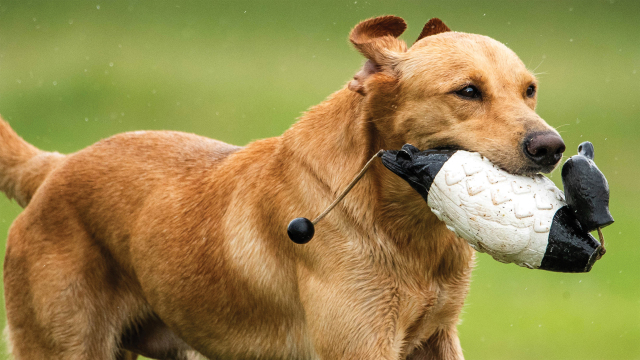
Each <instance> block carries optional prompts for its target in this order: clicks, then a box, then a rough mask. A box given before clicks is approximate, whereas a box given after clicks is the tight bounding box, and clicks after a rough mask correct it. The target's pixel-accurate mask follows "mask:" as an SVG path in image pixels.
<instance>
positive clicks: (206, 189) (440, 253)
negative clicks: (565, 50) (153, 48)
mask: <svg viewBox="0 0 640 360" xmlns="http://www.w3.org/2000/svg"><path fill="white" fill-rule="evenodd" d="M405 27H406V25H405V24H404V21H403V20H402V19H400V18H397V17H391V16H389V17H382V18H376V19H370V20H368V21H365V22H363V23H361V24H359V25H358V26H357V27H356V28H355V29H354V30H353V31H352V33H351V36H350V39H351V41H352V43H353V44H354V46H355V47H356V48H357V49H358V50H359V51H360V52H361V53H362V54H363V55H364V56H365V57H366V58H367V59H368V62H367V64H366V65H365V67H364V68H363V70H362V71H360V72H359V73H358V74H357V75H356V77H355V78H354V80H353V81H352V82H350V83H349V84H348V85H347V86H345V87H344V88H343V89H341V90H339V91H338V92H336V93H334V94H333V95H331V96H330V97H329V98H328V99H327V100H326V101H324V102H323V103H321V104H320V105H318V106H316V107H314V108H312V109H311V110H310V111H309V112H308V113H306V114H305V115H304V116H303V117H302V119H301V120H300V121H299V122H297V123H296V124H294V125H293V126H292V127H291V128H290V129H289V130H287V131H286V132H285V133H284V134H283V135H282V136H279V137H276V138H270V139H265V140H259V141H256V142H254V143H251V144H249V145H247V146H246V147H243V148H241V147H236V146H232V145H228V144H225V143H222V142H219V141H215V140H211V139H206V138H203V137H200V136H196V135H191V134H184V133H178V132H168V131H166V132H135V133H125V134H120V135H116V136H114V137H111V138H109V139H106V140H103V141H100V142H98V143H97V144H95V145H92V146H90V147H88V148H86V149H84V150H81V151H79V152H77V153H74V154H70V155H66V156H65V155H60V154H55V153H46V152H42V151H40V150H38V149H36V148H34V147H33V146H31V145H29V144H27V143H26V142H24V141H23V140H22V139H20V138H19V137H18V136H17V135H16V134H15V133H14V132H13V130H11V129H10V128H9V126H8V125H7V124H6V123H5V122H1V123H0V140H2V143H1V144H0V188H1V189H2V190H3V191H4V192H5V193H6V194H7V195H8V196H9V197H12V198H16V199H17V200H18V202H19V203H20V204H21V205H23V206H25V210H24V211H23V212H22V214H20V216H18V218H17V219H16V220H15V222H14V223H13V225H12V227H11V230H10V234H9V238H8V243H7V252H6V258H5V263H4V269H5V270H4V286H5V303H6V308H7V319H8V333H9V338H10V342H11V344H12V351H13V356H14V358H15V359H17V360H21V359H133V358H135V356H136V355H135V354H136V353H137V354H144V355H146V356H152V357H157V358H163V359H189V358H194V357H196V356H197V354H196V353H195V352H194V351H192V350H190V349H195V350H197V351H198V352H200V353H201V354H203V355H205V356H207V357H209V358H211V359H253V358H263V359H264V358H273V359H284V358H287V359H320V358H322V359H415V360H417V359H462V358H463V355H462V350H461V348H460V343H459V340H458V336H457V330H456V324H457V323H458V318H459V315H460V311H461V309H462V306H463V303H464V299H465V297H466V295H467V291H468V288H469V277H470V273H471V269H472V266H473V258H474V255H473V252H472V250H471V248H470V247H469V246H468V245H467V243H466V242H465V241H464V240H462V239H459V238H457V237H456V236H454V234H453V233H451V232H450V231H448V230H447V229H446V227H445V226H444V224H443V223H441V222H440V221H438V220H437V219H436V218H435V216H434V215H433V214H431V212H430V211H429V208H428V207H427V205H426V204H425V202H424V201H423V200H422V198H421V197H420V196H418V195H417V194H416V193H415V191H413V190H412V189H411V188H410V187H409V185H407V184H406V183H404V182H403V181H402V180H401V179H400V178H398V177H396V176H395V175H393V174H392V173H391V172H389V171H387V170H385V169H384V167H383V166H382V165H381V164H380V163H379V162H378V163H376V164H375V165H374V166H373V167H372V168H371V169H370V170H369V172H368V173H367V174H366V175H365V177H364V178H363V179H362V180H361V181H360V183H359V184H358V185H357V186H356V187H355V188H354V189H353V191H352V192H351V193H350V194H349V195H348V196H347V197H346V198H345V199H344V201H343V202H342V203H341V204H340V205H339V206H338V207H337V208H336V209H335V210H333V212H332V213H330V214H329V215H328V216H327V217H326V218H325V220H323V222H322V223H321V225H319V226H318V227H317V231H316V236H315V238H314V239H313V240H312V241H311V242H310V243H309V244H306V245H296V244H294V243H292V242H291V241H290V240H289V239H288V238H287V235H286V225H287V224H288V222H289V221H290V220H291V219H293V218H295V217H299V216H306V217H309V218H313V217H314V216H315V215H317V214H319V213H320V212H321V211H322V210H323V209H324V208H325V207H326V206H327V205H328V204H329V203H330V202H331V201H332V200H333V199H334V198H335V197H336V195H337V194H338V193H339V192H340V191H341V190H342V189H343V188H344V187H345V186H346V184H347V183H348V182H349V181H350V180H351V178H352V177H353V176H354V174H356V173H357V172H358V170H359V169H360V168H361V167H362V166H363V165H364V163H365V162H366V160H367V159H368V158H370V157H371V156H372V155H373V154H374V153H375V152H376V151H377V150H379V149H394V148H399V147H400V146H401V145H403V144H404V143H412V144H414V145H416V146H418V147H419V148H429V147H437V146H455V147H459V148H463V149H467V150H471V151H478V152H480V153H481V154H483V155H484V156H487V157H488V158H489V159H491V160H492V161H493V162H495V163H496V164H498V165H500V166H502V167H503V168H505V169H506V170H508V171H511V172H514V173H528V172H536V171H539V170H543V169H539V168H535V165H533V164H532V163H530V161H529V160H527V158H526V157H525V156H524V155H523V153H522V151H523V150H522V149H523V148H522V141H523V137H524V135H525V134H526V133H528V132H532V131H552V129H551V128H550V127H549V126H548V125H547V124H546V123H545V122H544V121H543V120H542V119H540V117H538V115H536V114H535V112H534V108H535V98H533V99H531V98H527V97H526V96H524V95H523V94H524V92H525V91H526V88H527V86H529V84H531V83H535V78H534V77H533V75H531V74H530V72H528V71H527V70H526V69H525V67H524V66H523V65H522V63H521V62H520V60H519V59H518V58H517V56H516V55H515V54H514V53H513V52H512V51H510V50H509V49H508V48H506V47H505V46H504V45H502V44H500V43H499V42H497V41H495V40H492V39H490V38H487V37H484V36H480V35H471V34H464V33H455V32H450V31H448V28H447V27H446V25H444V24H443V23H442V22H441V21H439V20H437V19H433V20H431V21H430V22H429V23H427V25H426V26H425V29H424V30H423V32H422V33H421V36H420V39H419V40H418V41H417V42H416V43H415V44H414V45H413V46H411V48H409V49H407V46H406V45H405V43H404V42H403V41H401V40H399V39H397V37H398V36H399V35H400V34H401V33H402V32H403V31H404V29H405ZM470 82H473V83H474V84H476V85H477V86H478V87H479V88H481V89H482V91H483V93H484V94H486V98H485V99H483V100H482V101H478V102H469V101H468V100H464V99H461V98H460V97H458V96H456V95H455V94H453V93H452V92H453V91H456V90H458V89H459V88H460V87H462V86H464V85H465V84H467V83H470Z"/></svg>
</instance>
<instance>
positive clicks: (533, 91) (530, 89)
mask: <svg viewBox="0 0 640 360" xmlns="http://www.w3.org/2000/svg"><path fill="white" fill-rule="evenodd" d="M535 94H536V87H535V86H534V85H529V87H528V88H527V97H530V98H532V97H533V96H534V95H535Z"/></svg>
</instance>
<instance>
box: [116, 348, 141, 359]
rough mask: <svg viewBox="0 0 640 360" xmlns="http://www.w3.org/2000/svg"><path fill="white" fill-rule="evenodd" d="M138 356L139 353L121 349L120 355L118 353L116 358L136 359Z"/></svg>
mask: <svg viewBox="0 0 640 360" xmlns="http://www.w3.org/2000/svg"><path fill="white" fill-rule="evenodd" d="M137 358H138V354H134V353H132V352H129V351H126V350H121V351H120V352H119V353H118V355H116V360H136V359H137Z"/></svg>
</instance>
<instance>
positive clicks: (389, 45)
mask: <svg viewBox="0 0 640 360" xmlns="http://www.w3.org/2000/svg"><path fill="white" fill-rule="evenodd" d="M406 29H407V24H406V23H405V22H404V20H403V19H402V18H400V17H397V16H392V15H389V16H381V17H377V18H372V19H369V20H365V21H363V22H361V23H359V24H358V25H356V27H355V28H353V30H351V33H350V34H349V40H350V41H351V43H352V44H353V46H355V48H356V49H358V51H360V53H362V55H364V56H365V57H366V58H367V59H369V60H368V61H367V62H366V63H365V64H364V66H363V67H362V70H360V71H359V72H358V73H357V74H356V75H355V76H354V77H353V81H351V82H350V83H349V89H351V90H353V91H356V92H358V93H361V94H364V93H365V90H364V82H365V80H366V79H367V78H368V77H369V76H371V75H373V74H375V73H377V72H380V71H381V70H382V67H384V66H392V65H393V64H394V63H395V60H396V59H397V54H398V53H402V52H405V51H407V44H405V42H404V41H402V40H399V39H397V37H398V36H400V35H401V34H402V33H403V32H404V31H405V30H406Z"/></svg>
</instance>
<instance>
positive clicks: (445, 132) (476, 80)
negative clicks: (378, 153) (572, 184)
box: [349, 16, 565, 174]
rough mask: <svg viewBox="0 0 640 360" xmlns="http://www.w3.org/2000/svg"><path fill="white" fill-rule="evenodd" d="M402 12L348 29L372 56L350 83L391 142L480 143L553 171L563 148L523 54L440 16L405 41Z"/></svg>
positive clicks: (506, 157)
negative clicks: (543, 114)
mask: <svg viewBox="0 0 640 360" xmlns="http://www.w3.org/2000/svg"><path fill="white" fill-rule="evenodd" d="M405 29H406V24H405V22H404V20H403V19H401V18H399V17H395V16H384V17H378V18H374V19H369V20H366V21H363V22H361V23H360V24H358V25H357V26H356V27H355V28H354V29H353V30H352V31H351V34H350V40H351V42H352V43H353V44H354V46H355V47H356V48H357V49H358V50H359V51H360V52H361V53H362V54H363V55H364V56H365V57H366V58H367V59H368V60H367V62H366V63H365V65H364V66H363V68H362V70H361V71H360V72H358V73H357V74H356V76H355V77H354V80H353V81H351V83H349V89H351V90H353V91H355V92H358V93H359V94H361V95H362V96H364V97H365V101H364V103H365V108H364V111H365V112H366V116H367V120H368V121H371V122H373V123H375V126H376V128H377V133H378V134H379V136H380V137H381V140H382V142H383V143H384V145H385V146H387V147H389V148H399V147H400V146H402V145H403V144H405V143H411V144H413V145H415V146H417V147H418V148H421V149H427V148H436V147H453V148H459V149H463V150H468V151H476V152H479V153H480V154H482V155H483V156H486V157H487V158H489V159H490V160H491V161H492V162H493V163H494V164H496V165H498V166H500V167H502V168H503V169H505V170H506V171H508V172H511V173H514V174H533V173H537V172H550V171H552V170H553V169H554V168H555V166H556V165H557V164H558V163H559V161H560V159H561V157H562V153H563V151H564V149H565V146H564V143H563V141H562V138H561V137H560V135H559V134H558V133H557V132H556V131H555V130H554V129H553V128H552V127H550V126H549V125H548V124H547V123H546V122H545V121H544V120H543V119H542V118H540V116H538V114H536V112H535V107H536V99H537V92H538V82H537V80H536V78H535V76H534V75H533V74H532V73H531V72H530V71H528V70H527V69H526V67H525V66H524V64H523V63H522V61H520V59H519V58H518V56H517V55H516V54H515V53H514V52H513V51H511V50H510V49H509V48H507V47H506V46H505V45H503V44H502V43H500V42H498V41H496V40H493V39H491V38H489V37H486V36H482V35H475V34H466V33H459V32H452V31H450V30H449V28H448V27H447V26H446V25H445V24H444V23H443V22H442V21H440V20H439V19H431V20H429V22H428V23H427V24H426V25H425V27H424V29H423V30H422V33H421V34H420V36H419V37H418V40H417V41H416V42H415V43H414V44H413V46H411V47H410V48H407V46H406V44H405V43H404V41H402V40H399V39H398V38H397V37H398V36H400V34H402V33H403V32H404V30H405Z"/></svg>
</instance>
